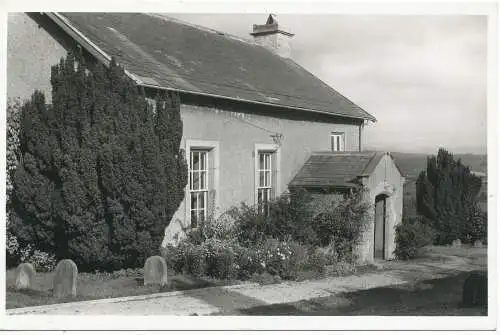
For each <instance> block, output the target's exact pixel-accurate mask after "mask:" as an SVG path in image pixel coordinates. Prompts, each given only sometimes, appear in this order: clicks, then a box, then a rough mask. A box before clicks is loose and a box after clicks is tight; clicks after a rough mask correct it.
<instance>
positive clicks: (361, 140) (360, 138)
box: [359, 121, 365, 151]
mask: <svg viewBox="0 0 500 335" xmlns="http://www.w3.org/2000/svg"><path fill="white" fill-rule="evenodd" d="M364 126H365V121H363V122H361V123H360V124H359V151H363V128H364Z"/></svg>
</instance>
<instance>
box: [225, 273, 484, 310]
mask: <svg viewBox="0 0 500 335" xmlns="http://www.w3.org/2000/svg"><path fill="white" fill-rule="evenodd" d="M468 274H469V273H468V272H461V273H457V274H454V275H450V276H448V277H445V278H441V279H433V280H425V281H421V282H419V283H418V284H417V285H398V286H393V287H380V288H373V289H369V290H362V291H357V292H350V293H341V294H338V295H335V296H330V297H325V298H318V299H312V300H304V301H299V302H296V303H291V304H276V305H268V306H262V307H255V308H250V309H245V310H239V311H236V312H235V311H232V312H231V313H230V314H231V315H309V316H311V315H338V316H345V315H386V316H392V315H415V316H418V315H422V316H423V315H427V316H432V315H436V316H437V315H441V316H443V315H459V316H484V315H487V308H480V307H474V308H464V307H462V306H461V300H462V285H463V283H464V281H465V278H466V277H467V275H468Z"/></svg>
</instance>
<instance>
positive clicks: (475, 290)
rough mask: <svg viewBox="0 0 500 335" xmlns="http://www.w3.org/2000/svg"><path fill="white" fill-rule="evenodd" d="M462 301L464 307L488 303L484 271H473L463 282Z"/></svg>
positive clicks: (486, 281)
mask: <svg viewBox="0 0 500 335" xmlns="http://www.w3.org/2000/svg"><path fill="white" fill-rule="evenodd" d="M462 303H463V305H464V306H466V307H472V306H486V304H487V303H488V277H487V275H486V273H482V272H473V273H471V274H470V275H469V276H468V277H467V279H466V280H465V282H464V286H463V291H462Z"/></svg>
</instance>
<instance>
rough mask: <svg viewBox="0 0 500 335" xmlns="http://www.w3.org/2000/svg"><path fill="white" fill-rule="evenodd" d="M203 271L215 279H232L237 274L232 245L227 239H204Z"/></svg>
mask: <svg viewBox="0 0 500 335" xmlns="http://www.w3.org/2000/svg"><path fill="white" fill-rule="evenodd" d="M201 247H202V249H203V254H204V263H205V273H206V275H208V276H210V277H213V278H217V279H233V278H235V277H236V274H237V270H238V269H237V267H236V263H235V259H236V255H235V252H234V250H233V246H232V245H231V244H230V243H228V242H227V241H221V240H217V239H209V240H206V241H205V242H204V243H203V244H202V246H201Z"/></svg>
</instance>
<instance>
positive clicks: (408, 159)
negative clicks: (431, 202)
mask: <svg viewBox="0 0 500 335" xmlns="http://www.w3.org/2000/svg"><path fill="white" fill-rule="evenodd" d="M391 154H392V155H393V157H394V159H395V160H396V163H397V164H398V166H399V168H400V169H401V170H402V171H401V172H402V173H403V174H404V175H405V177H406V178H407V179H413V180H415V179H417V177H418V175H419V173H420V172H421V171H423V170H425V168H426V165H427V157H428V156H429V155H426V154H413V153H404V152H391ZM453 156H454V157H455V158H456V159H458V158H460V159H461V160H462V163H463V164H465V165H467V166H469V168H470V169H471V170H472V171H480V172H485V173H486V172H487V156H486V155H475V154H457V155H453Z"/></svg>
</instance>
